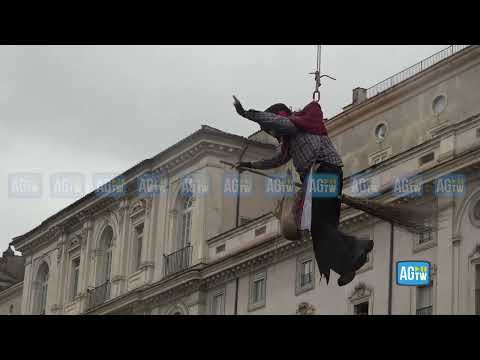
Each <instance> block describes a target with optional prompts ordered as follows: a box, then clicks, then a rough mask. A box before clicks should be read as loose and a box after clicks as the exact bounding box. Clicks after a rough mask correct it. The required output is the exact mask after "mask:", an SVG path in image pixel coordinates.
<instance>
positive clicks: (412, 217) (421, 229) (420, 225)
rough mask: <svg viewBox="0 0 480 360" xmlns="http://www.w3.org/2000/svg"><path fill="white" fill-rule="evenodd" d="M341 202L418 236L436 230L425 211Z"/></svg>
mask: <svg viewBox="0 0 480 360" xmlns="http://www.w3.org/2000/svg"><path fill="white" fill-rule="evenodd" d="M220 162H221V163H223V164H226V165H229V166H232V167H234V166H235V165H234V164H232V163H228V162H226V161H220ZM238 169H239V170H241V171H249V172H251V173H254V174H257V175H261V176H264V177H267V178H270V179H273V177H272V176H270V175H268V174H265V173H263V172H261V171H258V170H255V169H250V168H244V167H239V168H238ZM295 185H296V186H297V187H299V188H301V187H302V184H301V183H298V182H295ZM341 202H342V203H344V204H346V205H348V206H350V207H352V208H354V209H358V210H361V211H364V212H366V213H368V214H370V215H372V216H375V217H377V218H379V219H381V220H384V221H386V222H389V223H393V224H395V225H398V226H400V227H402V228H404V229H406V230H408V231H411V232H414V233H417V234H419V233H426V232H430V231H433V230H434V226H433V225H426V224H425V220H426V219H427V218H428V217H429V216H431V215H432V214H431V213H428V212H427V211H425V210H422V209H419V208H418V207H414V206H408V205H402V204H385V203H381V202H380V201H378V200H370V199H365V198H358V197H353V196H349V195H346V194H342V195H341Z"/></svg>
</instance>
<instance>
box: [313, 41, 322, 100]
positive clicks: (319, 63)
mask: <svg viewBox="0 0 480 360" xmlns="http://www.w3.org/2000/svg"><path fill="white" fill-rule="evenodd" d="M321 69H322V45H317V69H316V71H315V72H313V73H311V74H314V75H315V91H314V92H313V100H314V101H316V102H317V103H318V102H319V101H320V86H321V85H322V84H321V83H320V71H321Z"/></svg>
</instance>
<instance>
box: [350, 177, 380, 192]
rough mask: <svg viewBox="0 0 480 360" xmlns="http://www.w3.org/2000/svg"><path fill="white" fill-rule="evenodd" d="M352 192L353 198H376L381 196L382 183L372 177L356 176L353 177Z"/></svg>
mask: <svg viewBox="0 0 480 360" xmlns="http://www.w3.org/2000/svg"><path fill="white" fill-rule="evenodd" d="M350 191H351V196H357V197H365V198H368V197H375V196H378V195H380V183H379V181H378V179H377V178H376V177H374V176H372V175H356V176H353V177H352V181H351V185H350Z"/></svg>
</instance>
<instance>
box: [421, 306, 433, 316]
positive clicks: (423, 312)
mask: <svg viewBox="0 0 480 360" xmlns="http://www.w3.org/2000/svg"><path fill="white" fill-rule="evenodd" d="M432 311H433V306H426V307H423V308H420V309H417V315H432Z"/></svg>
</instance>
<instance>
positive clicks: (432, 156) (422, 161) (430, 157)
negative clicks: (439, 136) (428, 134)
mask: <svg viewBox="0 0 480 360" xmlns="http://www.w3.org/2000/svg"><path fill="white" fill-rule="evenodd" d="M433 159H435V153H433V152H431V153H428V154H427V155H423V156H422V157H421V158H420V159H419V160H418V162H419V165H420V166H422V165H425V164H426V163H429V162H430V161H433Z"/></svg>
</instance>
